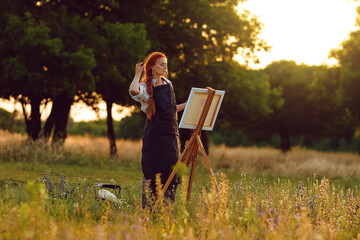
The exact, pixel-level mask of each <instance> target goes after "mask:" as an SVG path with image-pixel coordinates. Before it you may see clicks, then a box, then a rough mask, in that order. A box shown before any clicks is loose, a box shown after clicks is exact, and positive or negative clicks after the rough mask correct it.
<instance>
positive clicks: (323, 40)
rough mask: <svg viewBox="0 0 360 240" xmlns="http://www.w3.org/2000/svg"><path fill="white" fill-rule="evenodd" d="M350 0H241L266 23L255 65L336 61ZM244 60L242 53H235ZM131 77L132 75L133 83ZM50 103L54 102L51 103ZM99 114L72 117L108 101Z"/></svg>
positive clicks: (350, 24)
mask: <svg viewBox="0 0 360 240" xmlns="http://www.w3.org/2000/svg"><path fill="white" fill-rule="evenodd" d="M359 4H360V2H359V3H354V2H353V1H351V0H248V1H246V2H244V3H240V4H239V11H243V10H242V9H247V10H249V11H250V12H251V13H252V14H254V15H256V16H258V20H259V21H260V22H262V23H263V30H262V33H261V34H260V35H259V37H260V38H261V39H263V40H265V41H266V42H267V44H268V45H269V46H271V47H272V49H271V51H270V52H258V53H257V56H258V57H259V59H260V64H257V65H254V64H251V65H250V67H251V68H254V69H259V68H264V67H266V65H268V64H270V63H271V62H272V61H277V60H294V61H296V63H298V64H301V63H304V64H307V65H321V64H328V65H334V64H336V63H337V61H336V60H334V59H330V60H328V55H329V52H330V51H331V49H335V48H338V47H339V46H340V44H341V43H342V42H343V41H344V40H345V39H347V38H348V36H349V33H350V32H351V31H354V30H355V29H356V28H355V21H356V6H358V5H359ZM235 59H238V60H240V61H241V59H240V58H239V57H235ZM130 81H131V79H129V84H130ZM50 106H51V105H50ZM50 106H48V107H47V108H46V109H45V110H44V114H42V118H43V119H45V118H46V117H47V115H48V114H49V110H50ZM0 107H3V108H5V109H7V110H8V111H11V112H12V111H13V110H14V108H15V107H16V109H18V110H19V111H21V106H20V104H18V105H17V106H14V104H13V103H12V102H9V101H0ZM99 107H100V112H99V114H98V115H97V114H96V113H95V112H94V111H92V110H91V108H89V107H87V106H85V105H83V104H74V105H73V106H72V108H71V117H72V118H73V119H74V121H86V120H96V119H97V118H98V117H99V116H100V118H105V117H106V106H105V103H101V104H100V106H99ZM129 112H130V111H129V109H124V108H122V107H121V106H118V105H115V106H114V107H113V116H114V119H115V120H120V119H121V118H122V117H123V116H126V115H128V114H129Z"/></svg>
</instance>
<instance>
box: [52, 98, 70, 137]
mask: <svg viewBox="0 0 360 240" xmlns="http://www.w3.org/2000/svg"><path fill="white" fill-rule="evenodd" d="M72 103H73V99H70V98H67V97H60V98H57V99H56V100H54V105H55V104H56V105H57V107H56V113H55V129H54V135H53V140H52V142H53V143H60V144H63V143H64V142H65V139H66V137H67V135H66V127H67V123H68V120H69V114H70V109H71V105H72Z"/></svg>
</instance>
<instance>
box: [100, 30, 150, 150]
mask: <svg viewBox="0 0 360 240" xmlns="http://www.w3.org/2000/svg"><path fill="white" fill-rule="evenodd" d="M98 27H99V29H101V32H102V34H101V35H100V36H101V39H102V41H101V47H99V48H98V49H96V59H97V60H98V65H97V67H96V69H95V71H94V74H95V76H97V77H98V79H99V80H98V82H97V84H96V86H97V87H96V91H97V93H99V94H101V95H102V98H103V99H104V101H105V102H106V106H107V127H108V138H109V142H110V155H111V156H116V153H117V149H116V144H115V131H114V126H113V118H112V114H111V111H112V105H113V104H114V103H117V104H121V105H129V102H130V101H131V100H130V97H129V94H128V93H127V92H126V90H127V89H128V85H129V79H131V77H132V74H133V71H132V70H133V67H134V65H133V63H135V62H137V61H138V59H140V58H142V57H144V55H145V52H146V50H147V49H148V48H149V42H148V41H147V40H146V31H145V29H144V26H143V25H142V24H132V23H126V24H119V23H101V26H98ZM99 45H100V44H99Z"/></svg>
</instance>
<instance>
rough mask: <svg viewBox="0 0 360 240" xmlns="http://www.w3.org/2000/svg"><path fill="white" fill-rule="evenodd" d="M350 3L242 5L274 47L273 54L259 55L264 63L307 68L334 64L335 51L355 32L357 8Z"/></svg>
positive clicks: (292, 0)
mask: <svg viewBox="0 0 360 240" xmlns="http://www.w3.org/2000/svg"><path fill="white" fill-rule="evenodd" d="M358 5H359V3H355V2H353V1H350V0H248V1H246V2H244V3H240V4H239V10H240V11H241V8H244V9H248V10H249V11H250V12H251V13H252V14H254V15H256V16H258V19H259V21H260V22H262V23H263V24H264V26H263V30H262V33H261V34H260V35H259V37H260V38H262V39H263V40H265V41H266V42H267V43H268V45H270V46H272V49H271V52H266V53H265V52H259V53H258V54H257V55H258V57H259V58H260V62H261V64H259V65H251V66H250V67H252V68H263V67H266V65H268V64H269V63H271V62H272V61H277V60H283V59H284V60H294V61H296V63H298V64H301V63H305V64H307V65H321V64H327V65H334V64H336V63H337V61H336V60H335V59H330V60H328V55H329V52H330V50H331V49H335V48H337V47H339V45H340V44H341V43H342V42H343V41H344V40H345V39H347V38H348V36H349V33H350V32H351V31H353V30H355V29H356V28H355V21H356V6H358Z"/></svg>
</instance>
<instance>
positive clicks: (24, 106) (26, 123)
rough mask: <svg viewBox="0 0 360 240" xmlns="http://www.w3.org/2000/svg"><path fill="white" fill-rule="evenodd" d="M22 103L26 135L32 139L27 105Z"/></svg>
mask: <svg viewBox="0 0 360 240" xmlns="http://www.w3.org/2000/svg"><path fill="white" fill-rule="evenodd" d="M20 103H21V107H22V110H23V115H24V120H25V127H26V133H27V135H28V137H29V138H30V121H29V118H28V115H27V113H26V104H25V102H23V101H20Z"/></svg>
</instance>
